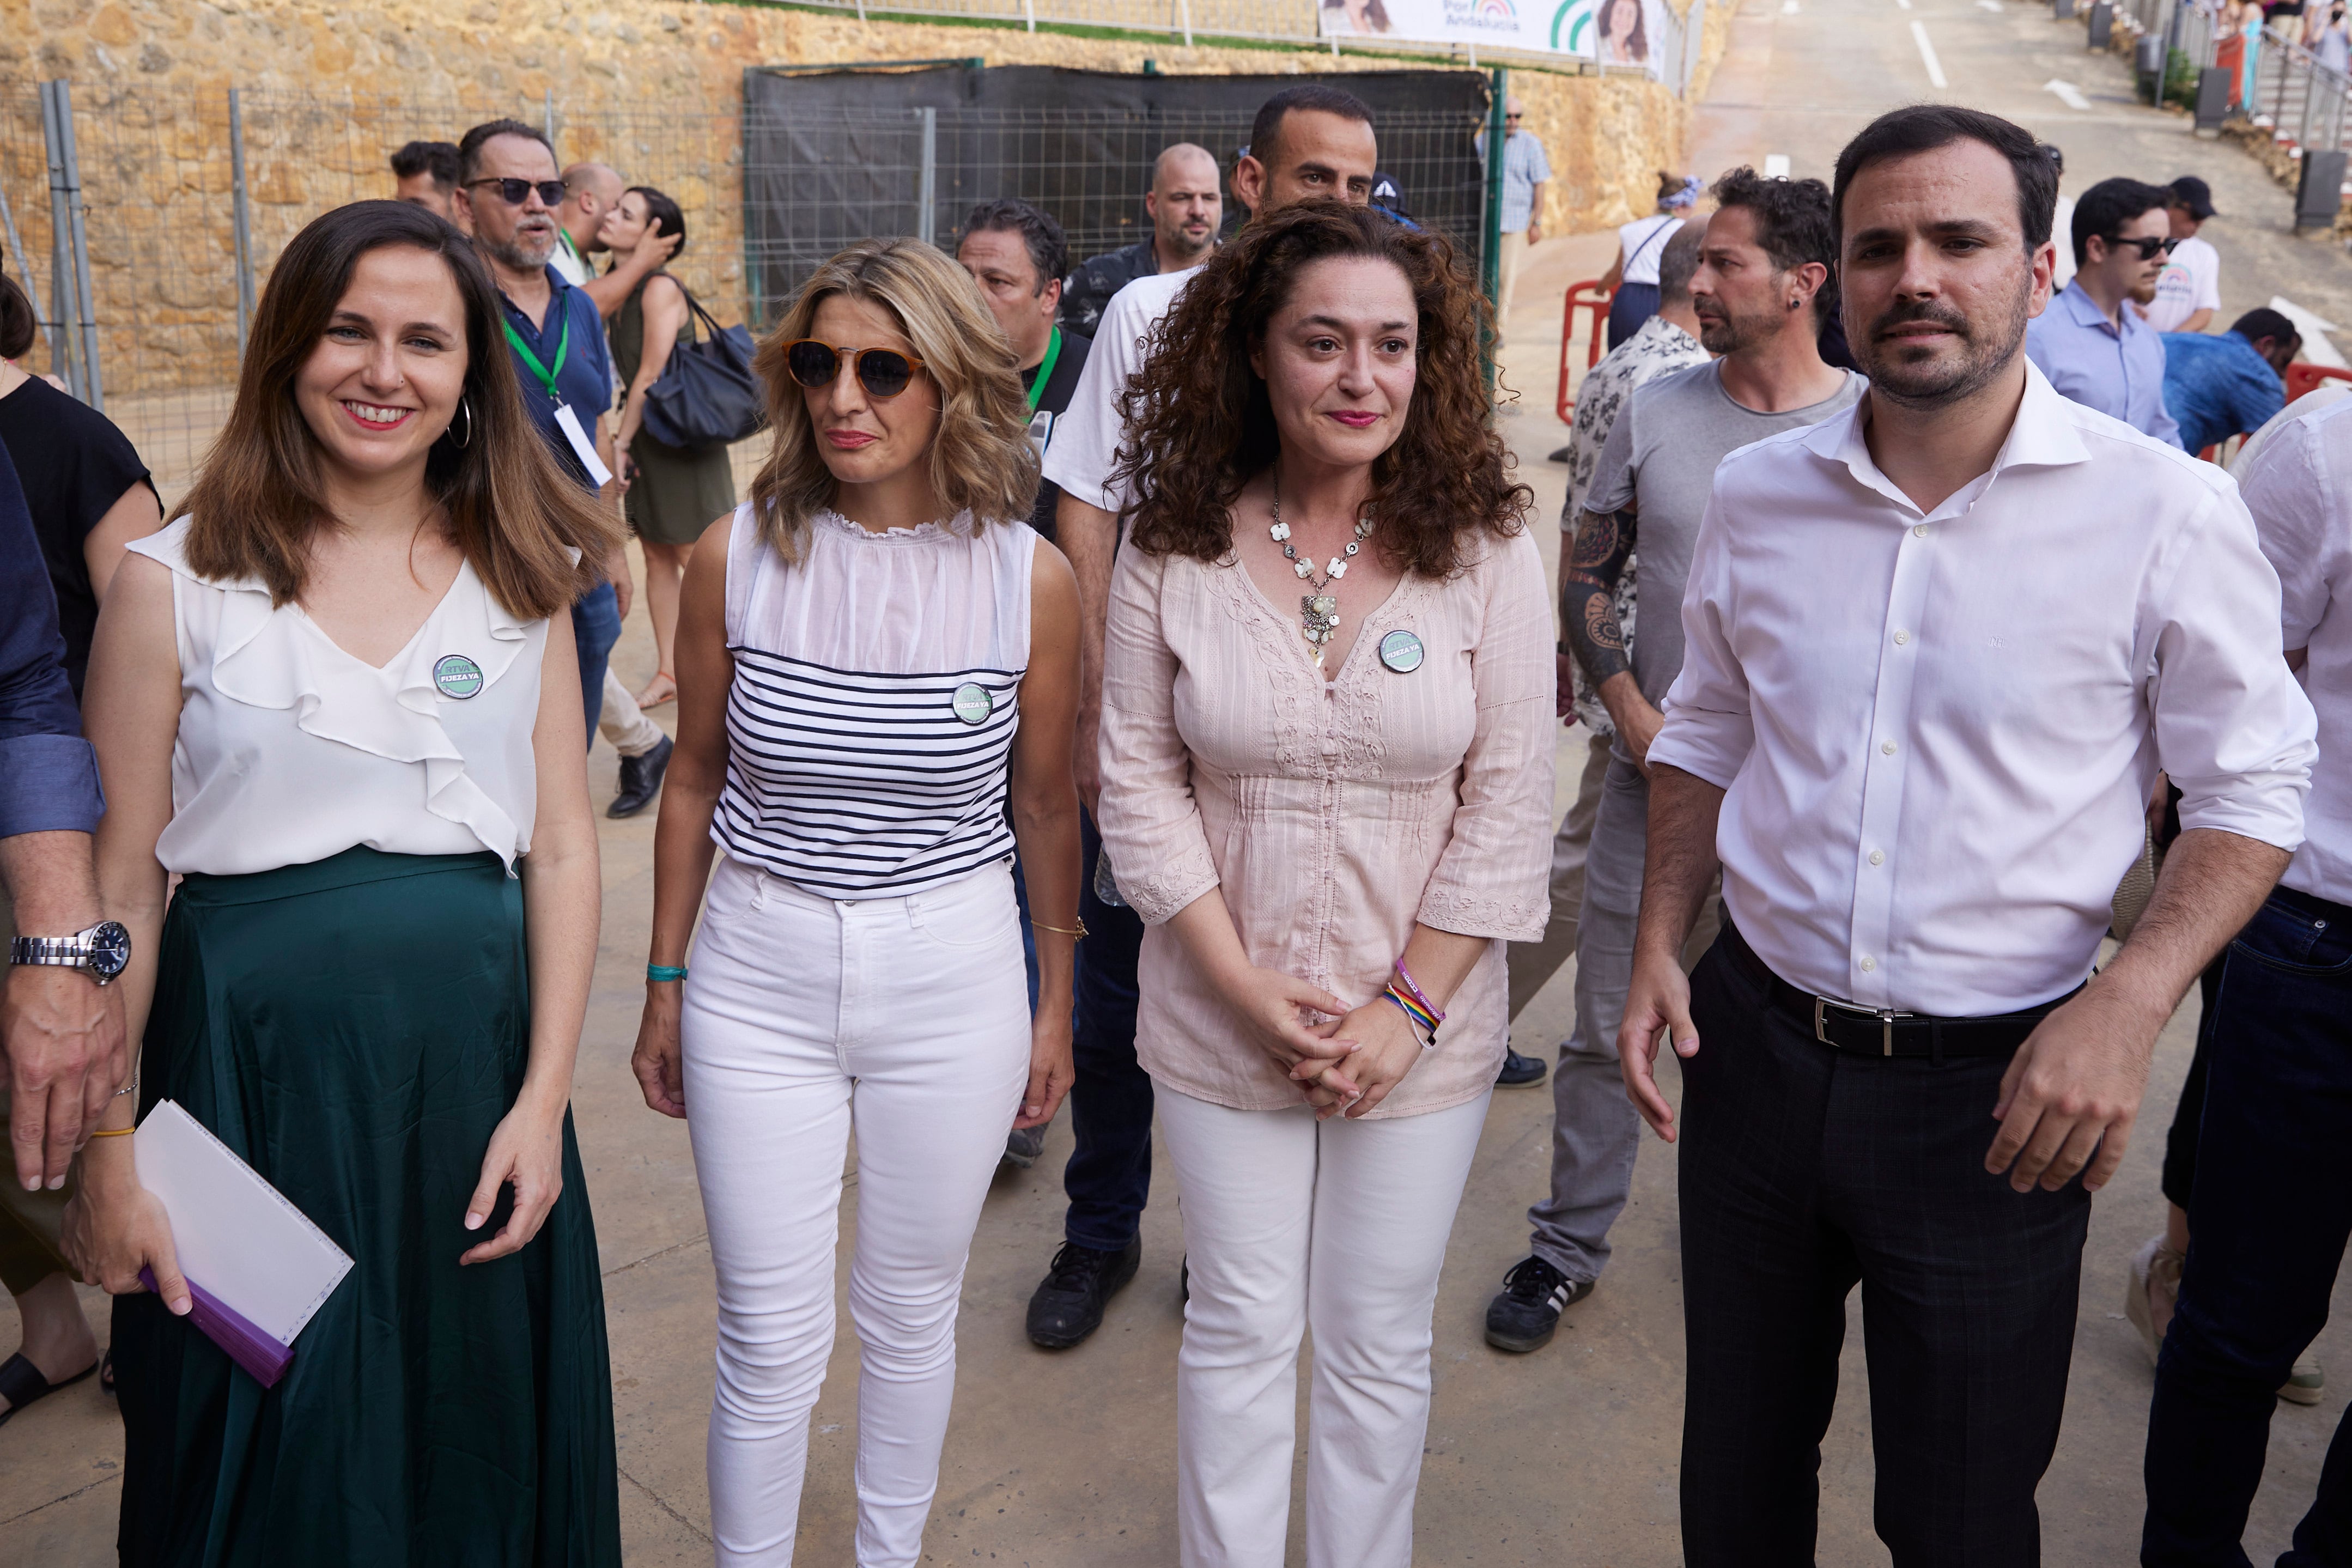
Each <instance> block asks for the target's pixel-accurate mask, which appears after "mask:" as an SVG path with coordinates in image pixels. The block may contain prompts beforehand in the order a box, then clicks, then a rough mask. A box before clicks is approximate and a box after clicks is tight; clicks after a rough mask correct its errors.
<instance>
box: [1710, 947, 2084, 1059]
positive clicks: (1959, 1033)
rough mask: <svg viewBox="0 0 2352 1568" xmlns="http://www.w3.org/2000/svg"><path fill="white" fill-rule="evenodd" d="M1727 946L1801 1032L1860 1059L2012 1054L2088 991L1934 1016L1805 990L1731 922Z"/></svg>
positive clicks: (1734, 958)
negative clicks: (1983, 1012) (2010, 1008)
mask: <svg viewBox="0 0 2352 1568" xmlns="http://www.w3.org/2000/svg"><path fill="white" fill-rule="evenodd" d="M1723 947H1724V951H1725V952H1727V953H1728V954H1729V955H1730V957H1731V961H1732V963H1735V964H1737V965H1738V967H1739V970H1740V972H1741V973H1744V974H1746V975H1747V976H1748V979H1750V980H1752V981H1754V982H1755V983H1756V984H1758V985H1759V986H1761V987H1763V990H1764V995H1765V999H1766V1000H1767V1001H1768V1002H1769V1003H1770V1004H1771V1005H1773V1006H1774V1007H1776V1008H1778V1009H1779V1010H1780V1012H1782V1013H1784V1014H1786V1015H1788V1016H1789V1017H1790V1019H1792V1020H1793V1021H1794V1022H1795V1023H1796V1024H1797V1026H1799V1027H1800V1028H1802V1029H1804V1030H1805V1031H1806V1032H1807V1033H1809V1034H1811V1036H1812V1037H1813V1038H1814V1039H1816V1040H1819V1041H1820V1042H1821V1043H1822V1045H1825V1046H1828V1047H1831V1048H1832V1050H1840V1051H1845V1052H1848V1053H1850V1054H1852V1055H1853V1056H1858V1057H1927V1058H1931V1059H1934V1060H1937V1061H1941V1060H1942V1059H1943V1058H1946V1057H2006V1056H2013V1055H2015V1054H2016V1052H2017V1047H2020V1046H2021V1045H2023V1044H2024V1043H2025V1037H2027V1036H2028V1035H2031V1034H2032V1033H2033V1029H2034V1026H2035V1025H2037V1024H2039V1023H2041V1022H2042V1019H2043V1018H2046V1017H2048V1016H2050V1014H2051V1012H2052V1011H2053V1010H2054V1009H2055V1008H2057V1007H2059V1006H2060V1005H2063V1004H2064V1003H2066V1002H2069V1001H2071V1000H2073V999H2074V995H2075V994H2076V993H2077V992H2079V991H2081V990H2082V989H2083V988H2082V987H2081V986H2080V985H2077V986H2076V987H2074V990H2073V991H2069V992H2068V993H2066V994H2065V995H2063V996H2060V997H2057V998H2055V999H2054V1000H2053V1001H2049V1002H2044V1003H2042V1005H2040V1006H2038V1007H2028V1008H2026V1009H2024V1010H2023V1011H2022V1012H2017V1013H1998V1014H1994V1015H1992V1016H1990V1017H1983V1018H1935V1017H1929V1016H1927V1015H1925V1014H1921V1013H1905V1012H1899V1011H1897V1010H1895V1009H1894V1008H1882V1007H1864V1006H1861V1005H1857V1004H1855V1003H1853V1002H1839V1001H1835V1000H1833V999H1832V998H1830V997H1827V996H1816V995H1814V994H1812V993H1811V992H1810V991H1801V990H1799V989H1798V988H1797V987H1795V986H1794V985H1791V984H1789V983H1788V982H1787V981H1785V980H1783V979H1781V978H1780V976H1779V975H1777V974H1775V973H1772V971H1771V970H1770V969H1769V967H1767V966H1766V964H1765V963H1764V961H1763V960H1762V959H1760V958H1759V957H1757V956H1756V951H1755V949H1753V948H1751V947H1749V946H1748V941H1747V939H1746V938H1745V937H1742V936H1741V935H1740V934H1739V931H1738V928H1736V927H1734V926H1733V925H1732V923H1731V922H1730V921H1728V920H1726V921H1724V922H1723Z"/></svg>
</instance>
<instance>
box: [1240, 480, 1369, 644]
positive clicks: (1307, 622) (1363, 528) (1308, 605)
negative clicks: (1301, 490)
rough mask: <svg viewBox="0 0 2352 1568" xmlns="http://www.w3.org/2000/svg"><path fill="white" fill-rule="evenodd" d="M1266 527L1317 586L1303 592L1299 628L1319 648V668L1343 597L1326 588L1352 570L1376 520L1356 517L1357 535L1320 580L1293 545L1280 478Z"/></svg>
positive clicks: (1302, 574) (1287, 557)
mask: <svg viewBox="0 0 2352 1568" xmlns="http://www.w3.org/2000/svg"><path fill="white" fill-rule="evenodd" d="M1266 536H1267V537H1268V538H1270V539H1272V540H1273V541H1274V542H1276V544H1279V545H1281V546H1282V554H1283V559H1285V560H1286V561H1288V562H1289V563H1290V569H1291V570H1292V571H1293V572H1296V573H1297V574H1298V576H1299V579H1300V581H1302V582H1304V583H1305V584H1307V586H1308V587H1309V588H1312V589H1314V590H1315V592H1313V593H1311V594H1302V595H1299V598H1298V629H1299V632H1300V634H1301V635H1302V636H1304V637H1306V638H1307V644H1308V646H1309V647H1313V648H1314V649H1315V668H1318V669H1320V668H1323V645H1324V644H1325V643H1328V642H1329V641H1330V640H1331V634H1332V633H1334V632H1336V631H1338V630H1339V597H1338V595H1333V594H1328V593H1325V592H1324V591H1323V590H1325V589H1327V588H1328V587H1330V585H1331V584H1333V583H1335V582H1337V581H1338V580H1339V579H1340V578H1342V577H1345V576H1346V575H1347V574H1348V558H1349V556H1351V555H1353V554H1355V553H1356V552H1357V551H1359V550H1360V549H1362V548H1363V543H1364V541H1365V540H1367V539H1370V537H1371V536H1372V520H1371V519H1370V518H1369V517H1360V518H1358V519H1357V520H1356V537H1355V538H1353V539H1351V540H1349V542H1348V548H1347V551H1346V552H1345V553H1343V554H1339V555H1334V556H1333V557H1331V561H1330V563H1329V564H1328V565H1327V566H1326V567H1324V569H1323V571H1324V575H1323V577H1322V578H1321V579H1320V580H1319V581H1318V579H1317V577H1316V575H1315V567H1314V565H1313V564H1312V563H1309V562H1306V561H1302V560H1300V559H1299V558H1298V552H1297V550H1295V549H1293V548H1292V547H1291V543H1290V525H1289V524H1288V523H1286V522H1285V521H1282V484H1281V481H1280V480H1279V479H1277V480H1276V482H1275V489H1274V525H1273V526H1272V527H1271V528H1268V529H1267V530H1266Z"/></svg>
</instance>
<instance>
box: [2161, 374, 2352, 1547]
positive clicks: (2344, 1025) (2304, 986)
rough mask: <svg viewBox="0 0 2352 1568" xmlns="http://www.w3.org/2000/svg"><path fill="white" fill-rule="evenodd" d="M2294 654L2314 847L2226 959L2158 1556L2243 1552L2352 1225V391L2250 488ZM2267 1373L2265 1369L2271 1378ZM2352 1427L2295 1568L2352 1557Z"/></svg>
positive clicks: (2176, 1354)
mask: <svg viewBox="0 0 2352 1568" xmlns="http://www.w3.org/2000/svg"><path fill="white" fill-rule="evenodd" d="M2243 485H2244V495H2245V500H2246V506H2247V508H2248V509H2249V510H2251V511H2252V513H2253V519H2254V527H2255V529H2256V530H2257V531H2259V532H2260V534H2261V536H2262V547H2263V554H2264V555H2266V556H2268V557H2269V558H2270V563H2271V564H2272V565H2273V567H2275V568H2277V570H2278V575H2279V584H2280V588H2281V594H2280V631H2281V637H2280V645H2281V647H2283V648H2284V650H2285V660H2284V662H2285V665H2286V666H2287V667H2288V668H2293V669H2295V670H2296V671H2298V672H2299V673H2300V675H2301V676H2302V679H2303V682H2304V689H2305V691H2306V692H2308V693H2309V695H2310V698H2311V700H2312V703H2313V704H2314V706H2315V707H2316V708H2317V710H2318V712H2319V765H2318V766H2317V767H2315V769H2314V770H2313V772H2312V784H2311V797H2310V799H2309V801H2308V802H2306V803H2305V807H2304V831H2305V839H2304V843H2303V847H2302V848H2300V849H2298V850H2297V851H2295V857H2294V862H2293V864H2291V865H2289V866H2288V867H2287V868H2286V874H2285V875H2284V876H2283V877H2281V878H2280V879H2279V885H2278V888H2277V889H2276V890H2275V891H2273V893H2272V894H2271V896H2270V900H2269V901H2268V902H2266V903H2265V904H2264V905H2263V909H2262V911H2261V912H2260V913H2259V914H2257V915H2255V916H2254V918H2253V920H2252V922H2251V923H2249V924H2248V925H2247V927H2246V929H2245V930H2243V931H2240V932H2239V933H2238V939H2237V941H2236V942H2232V943H2231V947H2230V951H2229V952H2228V953H2227V954H2226V955H2225V956H2224V958H2223V960H2222V970H2221V986H2220V988H2219V994H2218V995H2217V996H2216V997H2215V1000H2214V1004H2213V1011H2212V1016H2211V1017H2210V1019H2209V1020H2208V1026H2209V1028H2210V1031H2211V1033H2210V1038H2209V1042H2208V1044H2207V1045H2206V1046H2205V1047H2204V1048H2205V1050H2206V1052H2207V1059H2208V1066H2207V1069H2206V1072H2207V1076H2206V1082H2205V1107H2204V1114H2203V1116H2202V1118H2201V1119H2200V1124H2199V1130H2198V1144H2197V1180H2196V1184H2195V1188H2194V1190H2193V1192H2192V1193H2191V1194H2190V1195H2189V1235H2190V1236H2191V1237H2194V1238H2195V1243H2196V1245H2195V1247H2193V1248H2192V1249H2191V1251H2190V1253H2189V1267H2188V1270H2187V1272H2186V1274H2185V1275H2184V1276H2183V1277H2182V1279H2181V1289H2180V1300H2179V1306H2178V1308H2177V1309H2176V1310H2175V1311H2174V1313H2173V1317H2172V1326H2171V1328H2170V1329H2169V1330H2168V1331H2167V1332H2166V1334H2165V1337H2164V1350H2163V1353H2162V1355H2161V1356H2160V1357H2159V1359H2158V1363H2157V1372H2156V1399H2155V1403H2154V1404H2153V1405H2152V1406H2151V1407H2150V1409H2149V1411H2148V1427H2147V1526H2146V1530H2145V1531H2144V1533H2143V1535H2142V1538H2141V1543H2140V1552H2141V1556H2140V1561H2141V1562H2143V1563H2149V1564H2152V1565H2154V1568H2174V1565H2176V1564H2178V1565H2182V1568H2186V1565H2188V1564H2192V1563H2196V1564H2202V1563H2227V1562H2232V1561H2236V1562H2243V1561H2244V1560H2245V1559H2244V1554H2243V1549H2242V1547H2241V1546H2240V1545H2239V1538H2240V1537H2241V1536H2242V1535H2243V1534H2244V1533H2245V1528H2246V1512H2247V1509H2248V1507H2249V1505H2250V1504H2252V1501H2253V1496H2254V1490H2255V1489H2256V1487H2258V1486H2259V1485H2260V1484H2261V1482H2262V1479H2263V1450H2264V1447H2265V1442H2266V1439H2267V1438H2268V1436H2269V1433H2270V1423H2271V1410H2272V1401H2273V1391H2274V1390H2276V1389H2278V1388H2279V1386H2280V1385H2281V1384H2282V1383H2284V1381H2285V1378H2286V1375H2287V1374H2286V1372H2285V1371H2284V1370H2280V1371H2276V1372H2273V1370H2272V1369H2273V1368H2279V1369H2286V1368H2291V1367H2292V1366H2293V1365H2294V1361H2295V1358H2296V1357H2297V1356H2298V1355H2300V1354H2301V1353H2302V1352H2303V1350H2304V1348H2305V1346H2306V1345H2308V1344H2309V1343H2310V1342H2312V1340H2313V1339H2314V1338H2315V1336H2316V1335H2317V1334H2318V1332H2319V1330H2320V1327H2321V1325H2323V1324H2324V1323H2326V1321H2327V1309H2328V1297H2329V1294H2330V1291H2331V1289H2332V1288H2333V1287H2334V1285H2335V1282H2336V1272H2337V1269H2338V1268H2339V1267H2340V1266H2341V1265H2342V1263H2343V1261H2344V1247H2345V1242H2346V1238H2347V1237H2352V1183H2347V1181H2346V1180H2345V1151H2346V1150H2347V1148H2352V504H2347V497H2352V403H2344V402H2336V403H2332V404H2328V405H2322V406H2320V407H2319V408H2317V409H2316V410H2315V411H2309V410H2307V411H2306V412H2305V413H2304V414H2302V415H2299V416H2294V417H2293V418H2291V419H2290V420H2289V421H2288V422H2287V423H2286V424H2285V425H2284V426H2282V427H2281V428H2280V429H2279V430H2277V431H2276V432H2275V433H2273V436H2272V437H2271V439H2270V440H2269V441H2267V442H2265V443H2264V445H2263V448H2262V450H2261V451H2260V452H2259V453H2257V454H2256V456H2255V458H2254V460H2253V461H2252V463H2250V464H2249V465H2248V466H2247V468H2246V472H2245V474H2244V478H2243ZM2265 1380H2267V1381H2265ZM2346 1444H2347V1436H2346V1434H2345V1432H2344V1430H2343V1428H2342V1426H2341V1425H2340V1424H2339V1426H2338V1430H2337V1432H2336V1443H2335V1447H2334V1448H2332V1449H2331V1450H2330V1452H2329V1455H2328V1460H2329V1462H2328V1464H2327V1465H2326V1468H2324V1469H2323V1470H2322V1471H2321V1473H2320V1478H2319V1491H2318V1496H2317V1497H2316V1498H2315V1500H2314V1501H2313V1503H2312V1507H2311V1510H2310V1512H2309V1513H2307V1514H2306V1515H2305V1518H2304V1521H2303V1522H2302V1524H2301V1525H2299V1526H2298V1527H2297V1528H2296V1530H2295V1532H2294V1547H2295V1550H2294V1552H2290V1553H2288V1555H2287V1556H2285V1557H2284V1558H2282V1559H2281V1561H2282V1562H2284V1563H2342V1562H2344V1561H2346V1560H2347V1554H2352V1473H2347V1468H2346V1467H2345V1466H2344V1464H2343V1462H2342V1460H2343V1455H2344V1453H2345V1452H2346Z"/></svg>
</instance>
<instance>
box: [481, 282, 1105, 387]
mask: <svg viewBox="0 0 2352 1568" xmlns="http://www.w3.org/2000/svg"><path fill="white" fill-rule="evenodd" d="M557 303H559V304H562V303H564V301H563V300H562V299H561V297H560V296H559V298H558V300H557ZM562 315H563V331H562V332H561V333H560V334H559V335H558V336H557V338H556V340H555V368H554V369H553V370H550V369H548V368H547V366H545V365H543V364H541V363H539V356H538V355H537V354H535V353H531V352H530V344H528V343H526V342H523V341H522V334H521V333H520V332H518V331H515V330H514V323H513V322H512V321H509V322H507V323H505V325H506V329H507V342H509V343H510V344H512V345H513V346H514V352H515V353H516V354H517V356H519V357H520V359H521V360H522V363H524V365H525V366H527V367H528V368H529V369H530V374H533V375H535V376H537V377H538V378H539V384H540V385H541V387H542V388H544V389H545V390H546V393H547V400H548V401H549V402H550V403H552V404H555V405H558V406H559V407H560V406H562V403H563V395H562V394H561V393H559V392H557V391H556V390H555V378H556V377H557V376H559V375H562V374H563V356H564V355H565V354H567V353H571V352H572V311H571V310H569V309H568V308H567V309H566V310H563V312H562ZM1059 330H1060V329H1058V328H1056V329H1055V331H1059ZM1056 346H1059V345H1058V344H1057V345H1056ZM1031 406H1032V407H1034V406H1035V405H1034V404H1032V405H1031Z"/></svg>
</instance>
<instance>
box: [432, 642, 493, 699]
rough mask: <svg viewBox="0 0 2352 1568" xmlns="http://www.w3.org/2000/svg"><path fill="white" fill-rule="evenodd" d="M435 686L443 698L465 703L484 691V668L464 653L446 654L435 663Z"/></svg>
mask: <svg viewBox="0 0 2352 1568" xmlns="http://www.w3.org/2000/svg"><path fill="white" fill-rule="evenodd" d="M433 685H434V688H435V689H436V690H437V691H439V692H440V693H441V695H442V696H444V697H449V698H455V699H456V700H458V701H460V702H463V701H464V700H466V699H467V698H468V697H478V696H480V695H481V690H482V667H481V666H480V665H478V664H476V663H475V662H474V661H473V660H472V659H470V658H467V657H466V656H465V655H464V654H462V653H445V654H443V655H442V656H441V657H440V658H436V659H435V660H434V661H433Z"/></svg>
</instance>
